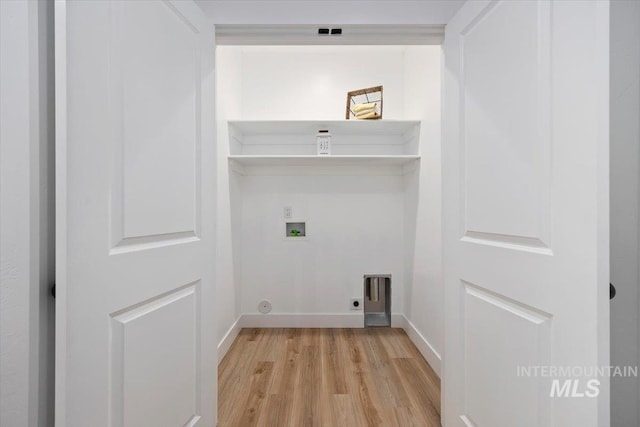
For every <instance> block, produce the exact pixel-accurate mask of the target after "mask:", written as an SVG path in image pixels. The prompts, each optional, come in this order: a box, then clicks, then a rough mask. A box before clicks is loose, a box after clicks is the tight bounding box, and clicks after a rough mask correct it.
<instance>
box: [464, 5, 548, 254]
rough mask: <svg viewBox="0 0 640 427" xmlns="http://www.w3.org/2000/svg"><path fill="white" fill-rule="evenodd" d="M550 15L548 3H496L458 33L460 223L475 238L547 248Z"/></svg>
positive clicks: (467, 233)
mask: <svg viewBox="0 0 640 427" xmlns="http://www.w3.org/2000/svg"><path fill="white" fill-rule="evenodd" d="M550 18H551V17H550V7H549V4H548V3H538V2H534V1H527V2H522V4H516V3H515V2H502V3H497V2H496V3H492V4H490V5H489V6H487V8H486V9H484V10H483V12H482V13H481V15H480V16H478V17H477V18H476V19H474V20H473V21H472V22H471V23H470V24H469V25H468V26H467V27H466V28H464V29H463V30H462V32H461V33H460V55H461V61H462V65H461V69H460V81H461V87H460V90H461V103H462V105H461V106H460V112H461V114H462V117H461V120H460V123H461V129H460V132H461V134H462V135H463V136H462V144H464V148H463V150H464V154H463V156H464V159H465V167H464V169H463V173H464V175H465V178H464V182H465V190H464V191H465V194H464V197H465V199H466V206H465V209H466V212H465V221H466V226H465V227H466V228H465V230H466V236H468V237H470V238H475V239H478V240H479V241H478V243H480V242H485V241H486V242H504V243H511V244H513V245H516V246H521V247H522V248H523V249H527V248H529V247H531V246H533V247H548V243H549V242H548V238H549V236H548V233H549V220H550V217H549V164H550V153H549V141H550V135H549V121H550V120H549V119H550V114H551V109H550V106H549V102H550V100H549V96H548V93H549V22H550ZM505 34H508V35H509V36H508V37H505ZM487 46H493V47H494V48H492V49H487ZM504 58H509V62H508V65H507V64H505V61H504ZM505 65H507V66H505ZM520 99H526V100H527V102H518V100H520ZM496 158H499V159H500V162H495V161H494V159H496ZM507 176H508V177H509V179H504V177H507Z"/></svg>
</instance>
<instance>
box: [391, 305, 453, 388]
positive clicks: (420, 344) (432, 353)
mask: <svg viewBox="0 0 640 427" xmlns="http://www.w3.org/2000/svg"><path fill="white" fill-rule="evenodd" d="M401 316H402V317H403V323H404V325H403V326H402V328H403V329H404V330H405V332H406V333H407V335H408V336H409V339H410V340H411V342H413V344H414V345H415V346H416V348H417V349H418V351H419V352H420V354H422V357H424V358H425V360H426V361H427V362H428V363H429V365H431V368H433V370H434V371H435V373H436V374H437V375H438V376H439V377H440V370H441V369H442V357H441V356H440V354H439V353H438V352H437V351H436V350H435V349H434V348H433V346H432V345H431V344H430V343H429V341H427V339H426V338H425V337H424V336H423V335H422V334H421V333H420V331H418V329H417V328H416V327H415V325H414V324H413V323H411V321H410V320H409V319H407V317H406V316H404V315H401ZM392 321H393V319H392Z"/></svg>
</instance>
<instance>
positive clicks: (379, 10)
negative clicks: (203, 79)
mask: <svg viewBox="0 0 640 427" xmlns="http://www.w3.org/2000/svg"><path fill="white" fill-rule="evenodd" d="M196 3H198V5H199V6H200V8H201V9H202V10H203V11H204V12H205V13H206V14H207V15H208V16H209V17H210V18H211V20H212V21H213V23H214V24H233V25H239V24H248V25H260V24H318V25H320V24H326V25H331V24H344V25H347V24H351V25H362V24H365V25H372V24H374V25H383V24H387V25H405V24H413V25H425V24H426V25H444V24H446V23H448V22H449V20H450V19H451V17H453V15H454V14H455V13H456V11H457V10H458V9H459V8H460V7H461V6H462V5H463V4H464V0H448V1H447V0H413V1H405V0H396V1H393V0H391V1H389V0H385V1H382V0H378V1H370V0H342V1H339V0H275V1H274V0H222V1H219V0H196Z"/></svg>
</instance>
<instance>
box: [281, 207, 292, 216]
mask: <svg viewBox="0 0 640 427" xmlns="http://www.w3.org/2000/svg"><path fill="white" fill-rule="evenodd" d="M283 211H284V217H285V218H286V219H289V218H291V217H292V216H293V208H292V207H291V206H285V207H284V210H283Z"/></svg>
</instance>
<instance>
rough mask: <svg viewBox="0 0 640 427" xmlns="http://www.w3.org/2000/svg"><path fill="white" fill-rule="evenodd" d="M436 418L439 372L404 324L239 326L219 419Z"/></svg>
mask: <svg viewBox="0 0 640 427" xmlns="http://www.w3.org/2000/svg"><path fill="white" fill-rule="evenodd" d="M254 425H255V426H266V427H286V426H295V427H307V426H331V427H336V426H349V427H356V426H399V427H405V426H420V427H430V426H440V380H439V379H438V376H437V375H436V374H435V373H434V372H433V370H432V369H431V367H430V366H429V365H428V364H427V362H426V361H425V360H424V359H423V358H422V355H421V354H420V353H419V352H418V349H417V348H416V347H415V346H414V345H413V343H412V342H411V341H410V340H409V337H407V335H406V334H405V332H404V331H403V330H402V329H391V328H369V329H243V330H242V331H241V332H240V334H239V335H238V337H237V338H236V340H235V342H234V343H233V345H232V346H231V348H230V349H229V352H228V353H227V355H226V356H225V358H224V359H223V360H222V363H221V364H220V366H219V371H218V426H219V427H231V426H241V427H247V426H254Z"/></svg>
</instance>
